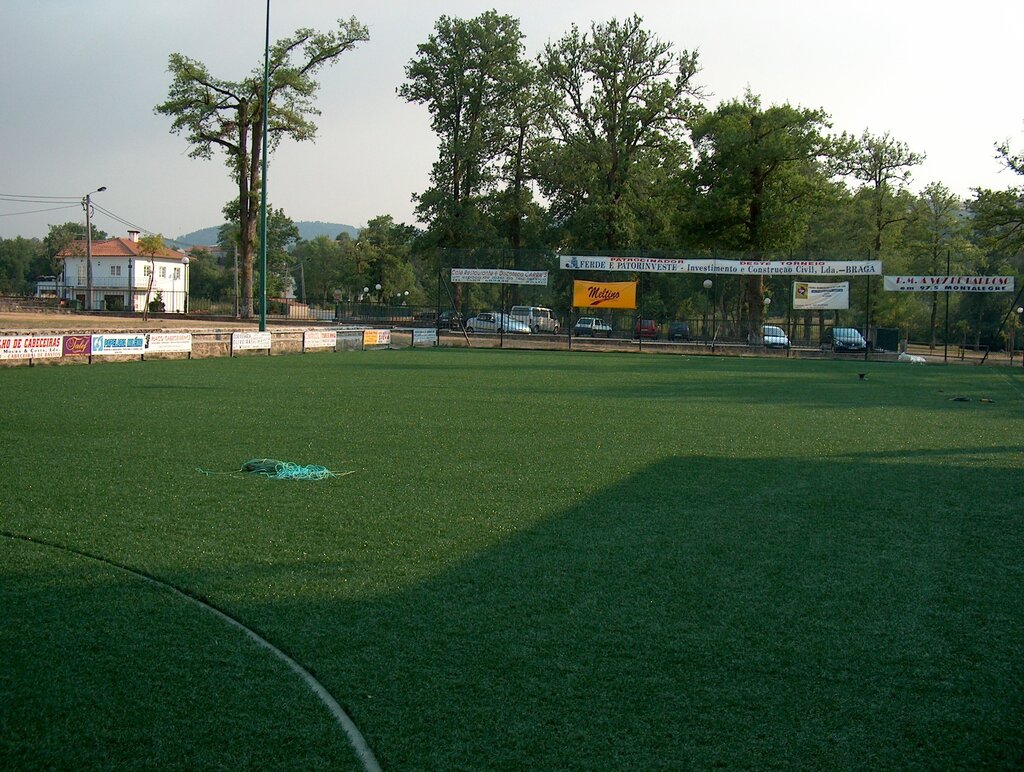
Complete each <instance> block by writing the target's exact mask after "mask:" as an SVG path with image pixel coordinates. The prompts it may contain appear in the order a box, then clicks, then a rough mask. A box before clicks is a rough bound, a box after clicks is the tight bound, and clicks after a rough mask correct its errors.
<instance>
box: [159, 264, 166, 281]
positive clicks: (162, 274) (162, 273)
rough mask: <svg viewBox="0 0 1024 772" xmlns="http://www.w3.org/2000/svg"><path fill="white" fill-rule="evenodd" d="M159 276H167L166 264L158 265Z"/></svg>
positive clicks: (162, 277) (163, 277) (164, 277)
mask: <svg viewBox="0 0 1024 772" xmlns="http://www.w3.org/2000/svg"><path fill="white" fill-rule="evenodd" d="M160 278H161V279H166V278H167V266H166V265H161V266H160Z"/></svg>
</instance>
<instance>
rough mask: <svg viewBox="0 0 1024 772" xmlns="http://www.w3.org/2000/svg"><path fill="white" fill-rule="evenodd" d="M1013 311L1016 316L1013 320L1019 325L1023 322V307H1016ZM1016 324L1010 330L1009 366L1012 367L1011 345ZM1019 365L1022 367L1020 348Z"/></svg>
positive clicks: (1023, 348) (1014, 335)
mask: <svg viewBox="0 0 1024 772" xmlns="http://www.w3.org/2000/svg"><path fill="white" fill-rule="evenodd" d="M1015 310H1016V312H1017V316H1016V317H1015V318H1014V321H1015V322H1016V323H1017V324H1020V323H1021V322H1022V321H1024V306H1017V308H1016V309H1015ZM1017 324H1014V325H1013V327H1011V328H1010V365H1013V343H1014V338H1016V337H1017ZM1020 364H1021V367H1024V347H1022V348H1021V352H1020Z"/></svg>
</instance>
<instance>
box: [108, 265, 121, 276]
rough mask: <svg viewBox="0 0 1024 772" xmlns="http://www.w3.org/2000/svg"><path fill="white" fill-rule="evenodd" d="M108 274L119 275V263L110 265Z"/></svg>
mask: <svg viewBox="0 0 1024 772" xmlns="http://www.w3.org/2000/svg"><path fill="white" fill-rule="evenodd" d="M110 275H111V276H120V275H121V266H119V265H112V266H110Z"/></svg>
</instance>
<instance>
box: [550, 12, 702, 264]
mask: <svg viewBox="0 0 1024 772" xmlns="http://www.w3.org/2000/svg"><path fill="white" fill-rule="evenodd" d="M642 24H643V21H642V19H641V18H640V17H639V16H635V15H634V16H632V17H631V18H629V19H627V20H626V21H623V22H619V21H617V20H615V19H613V20H611V21H610V22H607V23H606V24H592V25H591V27H590V32H589V33H583V32H580V30H579V29H578V28H577V27H576V26H575V25H574V26H573V27H572V30H571V31H570V32H569V33H568V34H566V35H565V36H564V37H563V38H562V39H561V40H559V41H558V42H557V43H554V44H550V43H549V44H548V45H547V46H545V48H544V51H543V52H542V53H541V55H540V57H539V63H540V70H541V77H542V78H543V81H544V84H545V87H546V89H547V90H548V91H550V93H551V94H552V95H554V99H555V102H554V104H553V109H552V111H551V114H550V120H551V123H552V125H553V127H554V129H555V135H556V136H554V137H553V138H551V140H550V141H549V142H547V143H546V146H545V147H544V148H543V151H542V152H541V153H540V154H539V156H538V158H537V161H536V172H537V176H538V178H539V181H540V184H541V188H542V190H543V192H544V193H545V195H546V196H547V197H548V198H550V199H551V206H552V209H553V211H554V213H555V216H556V218H557V219H560V220H562V221H563V222H567V223H569V225H570V230H572V231H574V232H575V234H576V241H577V243H578V244H579V245H580V246H585V247H590V248H607V249H616V248H621V247H625V246H629V245H630V244H631V243H634V242H635V241H636V240H637V238H639V237H641V230H640V228H639V226H638V222H639V220H640V219H641V218H640V216H639V213H640V204H641V202H643V201H645V200H646V199H648V197H649V196H650V195H651V194H652V193H653V192H654V190H655V186H653V185H649V184H647V183H648V182H649V180H650V179H651V175H652V173H654V172H655V171H656V170H658V169H659V168H662V167H664V166H665V161H666V159H671V162H672V163H673V164H675V165H676V166H677V165H678V158H679V157H680V151H681V146H682V141H683V139H684V134H685V125H684V119H685V118H687V116H688V115H690V114H692V112H693V104H692V102H691V98H694V97H697V96H699V92H698V90H697V89H696V88H695V87H694V86H693V78H694V76H695V75H696V73H697V54H696V53H690V52H688V51H685V50H684V51H681V52H680V53H678V54H677V53H676V52H675V50H674V47H673V46H672V44H671V43H668V42H665V41H662V40H660V39H658V38H657V37H656V36H654V35H653V34H651V33H650V32H648V31H646V30H644V29H643V27H642Z"/></svg>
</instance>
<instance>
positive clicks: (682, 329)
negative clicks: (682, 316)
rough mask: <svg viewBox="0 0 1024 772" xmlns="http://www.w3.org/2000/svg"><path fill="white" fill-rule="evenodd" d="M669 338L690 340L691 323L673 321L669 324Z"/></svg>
mask: <svg viewBox="0 0 1024 772" xmlns="http://www.w3.org/2000/svg"><path fill="white" fill-rule="evenodd" d="M668 339H669V340H690V325H689V324H687V323H686V322H672V323H671V324H669V326H668Z"/></svg>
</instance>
